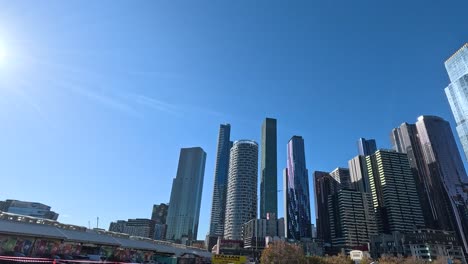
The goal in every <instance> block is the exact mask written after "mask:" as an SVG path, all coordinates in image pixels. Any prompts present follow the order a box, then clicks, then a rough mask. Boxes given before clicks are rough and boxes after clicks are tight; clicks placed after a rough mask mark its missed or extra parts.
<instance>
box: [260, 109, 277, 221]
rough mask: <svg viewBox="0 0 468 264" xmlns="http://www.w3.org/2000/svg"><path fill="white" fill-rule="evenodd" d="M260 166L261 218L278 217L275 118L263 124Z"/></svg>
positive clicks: (267, 119)
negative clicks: (268, 215)
mask: <svg viewBox="0 0 468 264" xmlns="http://www.w3.org/2000/svg"><path fill="white" fill-rule="evenodd" d="M260 166H261V168H260V173H261V181H260V217H261V218H266V217H267V214H271V215H275V216H278V167H277V140H276V119H273V118H266V119H265V121H264V122H263V124H262V142H261V163H260Z"/></svg>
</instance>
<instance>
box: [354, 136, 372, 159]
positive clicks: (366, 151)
mask: <svg viewBox="0 0 468 264" xmlns="http://www.w3.org/2000/svg"><path fill="white" fill-rule="evenodd" d="M357 146H358V152H359V155H362V156H369V155H372V154H374V152H376V151H377V144H376V143H375V139H365V138H360V139H358V142H357Z"/></svg>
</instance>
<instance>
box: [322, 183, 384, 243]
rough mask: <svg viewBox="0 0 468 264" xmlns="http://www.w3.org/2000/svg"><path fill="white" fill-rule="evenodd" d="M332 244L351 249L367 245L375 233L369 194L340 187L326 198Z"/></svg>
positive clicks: (375, 228)
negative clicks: (340, 188)
mask: <svg viewBox="0 0 468 264" xmlns="http://www.w3.org/2000/svg"><path fill="white" fill-rule="evenodd" d="M328 211H329V215H330V230H331V239H332V246H333V248H335V249H346V250H351V249H353V248H355V247H359V246H367V244H368V243H369V242H370V237H371V236H374V235H377V224H376V220H375V214H374V208H373V205H372V199H371V195H370V194H369V193H363V192H358V191H355V190H348V189H342V190H339V191H338V192H337V193H335V194H333V195H331V196H330V198H329V200H328Z"/></svg>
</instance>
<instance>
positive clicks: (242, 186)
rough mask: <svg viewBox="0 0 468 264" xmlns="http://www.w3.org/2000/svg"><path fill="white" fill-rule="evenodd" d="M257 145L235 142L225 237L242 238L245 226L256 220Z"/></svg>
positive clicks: (228, 192) (230, 172) (231, 161)
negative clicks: (243, 226)
mask: <svg viewBox="0 0 468 264" xmlns="http://www.w3.org/2000/svg"><path fill="white" fill-rule="evenodd" d="M257 175H258V144H257V143H256V142H255V141H251V140H239V141H236V142H234V145H233V146H232V148H231V153H230V158H229V176H228V191H227V201H226V216H225V224H224V238H225V239H230V240H241V239H242V225H243V224H245V223H247V222H248V221H250V220H252V219H256V218H257Z"/></svg>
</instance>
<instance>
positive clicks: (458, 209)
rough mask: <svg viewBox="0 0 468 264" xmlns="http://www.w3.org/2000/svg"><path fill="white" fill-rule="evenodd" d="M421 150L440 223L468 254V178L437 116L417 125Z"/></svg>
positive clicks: (447, 127)
mask: <svg viewBox="0 0 468 264" xmlns="http://www.w3.org/2000/svg"><path fill="white" fill-rule="evenodd" d="M416 128H417V130H418V135H419V140H420V143H421V148H422V151H423V153H424V158H425V162H426V164H427V170H428V174H429V175H430V181H429V182H428V184H429V191H430V192H429V195H430V197H431V198H432V201H433V203H432V206H434V209H435V210H434V211H435V213H436V214H435V215H436V217H437V218H436V220H437V223H438V224H439V225H440V226H441V227H442V228H443V229H449V228H451V229H450V230H453V231H455V232H456V233H457V236H458V239H459V242H460V244H461V245H463V247H464V248H465V252H468V243H467V237H468V212H467V210H466V206H467V204H466V203H467V201H468V194H467V193H466V192H464V190H463V189H464V186H465V183H466V182H467V175H466V171H465V167H464V166H463V162H462V159H461V157H460V154H459V152H458V149H457V145H456V143H455V138H454V137H453V134H452V130H451V129H450V124H449V123H448V122H447V121H445V120H444V119H442V118H440V117H436V116H421V117H419V118H418V121H417V122H416Z"/></svg>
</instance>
